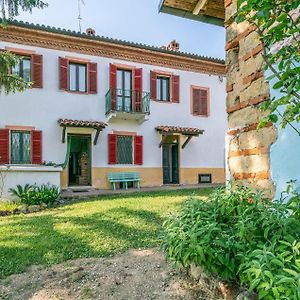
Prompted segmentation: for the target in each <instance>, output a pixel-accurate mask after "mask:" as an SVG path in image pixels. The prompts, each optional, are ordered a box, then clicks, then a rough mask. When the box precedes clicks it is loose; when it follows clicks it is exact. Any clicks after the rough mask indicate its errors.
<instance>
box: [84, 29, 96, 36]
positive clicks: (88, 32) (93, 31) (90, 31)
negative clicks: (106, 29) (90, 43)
mask: <svg viewBox="0 0 300 300" xmlns="http://www.w3.org/2000/svg"><path fill="white" fill-rule="evenodd" d="M85 33H86V34H87V35H90V36H95V35H96V31H95V30H94V29H93V28H87V30H86V31H85Z"/></svg>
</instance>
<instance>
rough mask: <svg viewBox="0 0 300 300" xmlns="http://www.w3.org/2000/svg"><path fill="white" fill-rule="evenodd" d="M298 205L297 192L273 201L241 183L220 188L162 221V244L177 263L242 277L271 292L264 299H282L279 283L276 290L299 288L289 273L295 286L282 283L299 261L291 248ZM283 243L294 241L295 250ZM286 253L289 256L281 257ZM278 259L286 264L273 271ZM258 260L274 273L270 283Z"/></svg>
mask: <svg viewBox="0 0 300 300" xmlns="http://www.w3.org/2000/svg"><path fill="white" fill-rule="evenodd" d="M298 207H299V197H298V196H297V195H294V197H292V198H291V200H290V201H288V202H287V203H284V202H283V201H282V199H281V200H280V201H275V202H272V201H270V200H269V199H265V198H263V195H262V194H260V193H258V192H254V191H252V190H250V189H248V188H245V187H239V188H236V189H228V190H226V189H219V190H218V191H216V192H215V193H214V194H212V195H211V196H210V197H209V199H208V200H207V201H200V200H198V199H195V198H193V197H192V198H190V199H188V200H187V201H186V203H185V204H184V205H183V207H182V210H181V211H180V213H179V214H177V215H172V216H171V217H170V218H169V219H168V220H167V221H166V222H165V223H164V227H165V232H166V234H165V239H164V243H163V248H164V249H165V251H166V255H167V257H168V258H169V259H171V260H172V261H174V262H175V263H180V264H182V265H183V266H185V267H188V266H189V265H190V264H191V263H194V264H196V265H199V266H202V267H203V268H204V269H205V270H206V271H208V272H210V273H212V274H215V275H218V276H220V277H221V278H222V279H225V280H235V279H240V280H241V281H242V283H244V284H247V285H248V286H250V287H251V289H255V290H256V291H258V292H259V293H260V296H263V297H265V296H266V295H267V296H268V297H269V298H268V297H267V298H263V299H285V298H276V297H277V296H276V295H277V289H278V288H279V290H278V292H279V294H280V295H281V294H284V293H285V292H287V289H289V291H290V290H293V291H294V292H293V293H294V294H292V293H291V294H290V295H292V296H294V295H296V290H297V289H294V287H295V284H296V282H297V281H295V282H294V281H293V283H292V281H291V278H288V279H287V280H288V281H289V282H290V286H291V287H293V288H288V285H285V284H284V282H285V280H286V277H288V276H289V273H288V271H284V269H289V270H292V271H290V272H291V273H293V274H294V275H295V272H298V271H299V270H298V271H297V267H292V266H291V265H292V264H293V263H296V262H297V263H299V262H300V256H299V251H295V247H296V248H297V247H298V246H297V245H298V241H299V237H300V223H299V217H298V216H299V214H298V213H299V212H298V211H297V209H298ZM293 208H294V209H293ZM286 243H288V244H289V245H294V246H293V250H291V249H292V248H291V247H292V246H287V244H286ZM288 247H290V248H288ZM288 249H290V251H288ZM259 251H262V252H259ZM266 252H267V253H272V254H270V255H271V257H273V258H274V257H275V259H277V260H276V261H274V260H273V261H272V264H267V262H268V261H269V259H270V257H268V258H266V256H265V253H266ZM259 255H262V256H261V257H259ZM287 258H288V259H289V261H285V260H286V259H287ZM278 261H281V263H280V266H281V267H282V268H284V269H283V271H282V272H281V273H280V274H279V273H277V272H278ZM254 263H255V265H256V266H257V268H256V270H254V269H253V264H254ZM276 263H277V265H276ZM273 264H274V265H273ZM258 265H259V266H261V268H265V270H267V271H269V272H270V273H271V274H272V275H273V279H272V284H270V278H269V277H266V275H265V273H259V272H260V271H257V270H258V269H259V268H258ZM270 273H267V274H269V275H270ZM276 274H279V276H276ZM282 276H285V277H282ZM290 276H292V275H291V274H290ZM294 277H295V276H294ZM296 278H297V277H295V278H293V280H296ZM254 280H255V282H254ZM280 280H281V281H280ZM297 280H298V279H297ZM253 282H254V283H253ZM267 282H268V284H269V285H266V283H267ZM260 289H263V290H264V292H260ZM265 290H268V293H267V294H266V293H265ZM289 299H294V298H292V297H290V298H289ZM295 299H296V298H295ZM297 299H298V298H297Z"/></svg>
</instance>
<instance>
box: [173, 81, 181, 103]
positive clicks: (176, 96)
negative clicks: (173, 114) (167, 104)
mask: <svg viewBox="0 0 300 300" xmlns="http://www.w3.org/2000/svg"><path fill="white" fill-rule="evenodd" d="M179 90H180V77H179V76H178V75H173V76H172V102H174V103H179V98H180V92H179Z"/></svg>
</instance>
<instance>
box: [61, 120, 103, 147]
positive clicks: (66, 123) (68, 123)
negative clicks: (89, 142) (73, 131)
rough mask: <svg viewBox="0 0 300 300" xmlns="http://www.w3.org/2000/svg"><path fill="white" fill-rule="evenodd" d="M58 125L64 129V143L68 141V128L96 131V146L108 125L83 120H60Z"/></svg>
mask: <svg viewBox="0 0 300 300" xmlns="http://www.w3.org/2000/svg"><path fill="white" fill-rule="evenodd" d="M58 124H59V126H60V127H62V128H63V132H62V138H61V140H62V142H63V143H64V142H65V141H66V129H67V128H68V127H77V128H92V129H95V130H96V135H95V138H94V145H97V141H98V138H99V134H100V132H101V131H102V130H103V129H104V128H105V127H106V126H107V124H106V123H104V122H100V121H83V120H71V119H59V120H58Z"/></svg>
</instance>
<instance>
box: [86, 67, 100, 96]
mask: <svg viewBox="0 0 300 300" xmlns="http://www.w3.org/2000/svg"><path fill="white" fill-rule="evenodd" d="M97 66H98V65H97V63H89V64H88V72H89V87H88V92H89V94H97V92H98V84H97V83H98V72H97Z"/></svg>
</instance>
